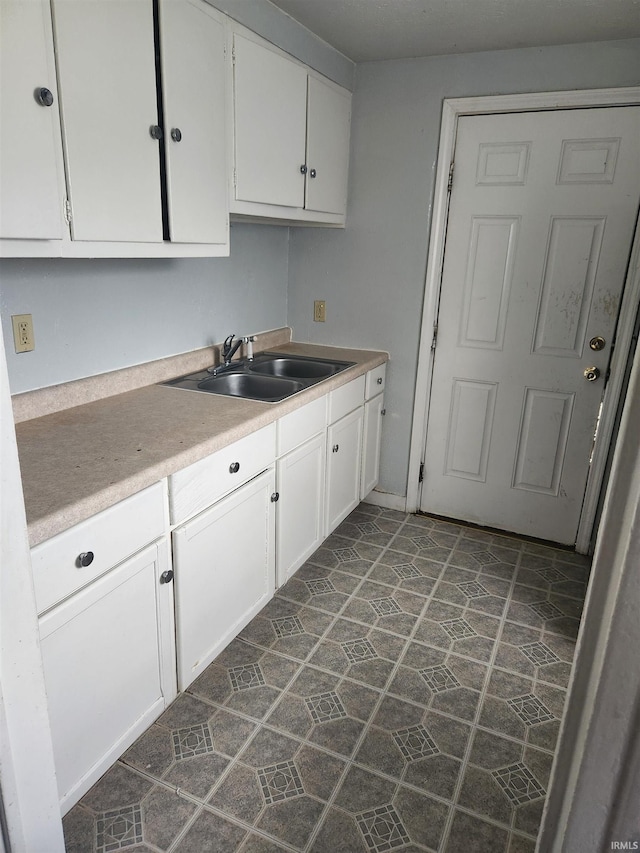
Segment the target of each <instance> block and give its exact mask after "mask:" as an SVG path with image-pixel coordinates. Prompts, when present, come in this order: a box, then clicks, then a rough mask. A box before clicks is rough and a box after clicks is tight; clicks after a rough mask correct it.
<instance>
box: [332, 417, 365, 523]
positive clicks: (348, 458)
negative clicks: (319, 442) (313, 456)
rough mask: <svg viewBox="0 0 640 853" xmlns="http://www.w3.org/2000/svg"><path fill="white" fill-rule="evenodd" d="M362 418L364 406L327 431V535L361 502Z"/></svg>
mask: <svg viewBox="0 0 640 853" xmlns="http://www.w3.org/2000/svg"><path fill="white" fill-rule="evenodd" d="M362 420H363V407H362V406H360V408H358V409H356V410H355V411H354V412H351V414H349V415H346V417H344V418H341V419H340V420H339V421H337V422H336V423H335V424H332V425H331V426H330V427H329V429H328V430H327V498H326V506H327V513H326V519H327V524H326V530H325V533H326V535H327V536H328V535H329V534H330V533H331V532H332V531H333V530H335V528H336V527H337V526H338V525H339V524H340V522H341V521H343V520H344V519H345V518H346V517H347V516H348V515H349V513H350V512H351V510H353V509H355V508H356V506H357V505H358V503H359V502H360V457H361V452H362Z"/></svg>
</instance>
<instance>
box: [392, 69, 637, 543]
mask: <svg viewBox="0 0 640 853" xmlns="http://www.w3.org/2000/svg"><path fill="white" fill-rule="evenodd" d="M636 105H640V86H631V87H625V88H617V89H585V90H580V91H569V92H538V93H534V94H520V95H495V96H494V95H491V96H487V97H477V98H445V100H444V102H443V106H442V123H441V128H440V144H439V148H438V161H437V168H436V181H435V190H434V198H433V214H432V220H431V229H430V235H429V251H428V256H427V273H426V280H425V290H424V302H423V308H422V325H421V330H420V347H419V354H418V370H417V376H416V390H415V398H414V409H413V423H412V429H411V444H410V450H409V478H408V482H407V503H406V511H407V512H416V511H417V510H418V509H419V507H420V498H421V492H422V486H421V483H420V482H419V476H418V472H419V471H420V466H421V464H422V463H423V462H424V460H425V451H426V443H427V439H426V436H427V427H428V413H429V403H430V396H431V381H432V374H433V352H434V351H433V349H432V343H433V340H434V335H435V331H436V320H437V316H438V305H439V301H440V288H441V284H442V269H443V261H444V250H445V240H446V232H447V221H448V215H449V198H450V193H449V176H450V169H451V167H452V165H453V159H454V152H455V146H456V136H457V129H458V119H459V118H460V117H461V116H471V115H490V114H493V113H524V112H533V111H539V110H559V109H580V108H582V109H585V108H590V107H619V106H636ZM638 302H640V219H639V220H638V221H636V228H635V236H634V240H633V247H632V250H631V256H630V264H629V270H628V274H627V278H626V280H625V285H624V292H623V297H622V302H621V305H620V315H619V320H618V326H617V329H616V346H615V349H614V351H613V355H612V359H611V373H610V377H609V381H608V383H607V386H606V391H605V396H604V401H603V409H602V417H601V419H600V426H599V429H598V436H597V439H596V442H595V444H594V450H593V457H592V463H591V466H590V469H589V476H588V479H587V486H586V491H585V498H584V502H583V505H582V513H581V516H580V522H579V524H578V532H577V538H576V550H577V551H578V552H579V553H587V552H588V550H589V547H590V545H591V540H592V534H593V528H594V524H595V519H596V514H597V509H598V500H599V497H600V491H601V488H602V482H603V478H604V473H605V468H606V460H607V454H608V451H609V445H610V443H611V439H612V435H613V429H614V422H615V413H616V408H617V405H618V402H619V400H620V395H621V392H622V384H623V379H624V370H625V365H626V363H627V359H628V355H629V350H630V346H631V341H632V335H633V326H634V321H635V315H636V311H635V310H634V309H635V307H637V305H638Z"/></svg>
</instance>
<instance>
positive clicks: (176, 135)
mask: <svg viewBox="0 0 640 853" xmlns="http://www.w3.org/2000/svg"><path fill="white" fill-rule="evenodd" d="M171 138H172V139H173V141H174V142H180V140H181V139H182V131H181V130H180V128H179V127H172V128H171Z"/></svg>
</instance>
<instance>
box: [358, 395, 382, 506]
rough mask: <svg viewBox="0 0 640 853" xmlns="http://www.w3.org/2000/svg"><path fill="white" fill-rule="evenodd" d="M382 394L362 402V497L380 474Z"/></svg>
mask: <svg viewBox="0 0 640 853" xmlns="http://www.w3.org/2000/svg"><path fill="white" fill-rule="evenodd" d="M383 414H384V394H378V396H377V397H374V398H373V400H367V402H366V403H365V404H364V425H363V430H362V470H361V472H360V498H361V499H364V498H366V496H367V495H368V494H369V492H371V491H372V489H374V488H375V487H376V486H377V485H378V478H379V474H380V442H381V439H382V416H383Z"/></svg>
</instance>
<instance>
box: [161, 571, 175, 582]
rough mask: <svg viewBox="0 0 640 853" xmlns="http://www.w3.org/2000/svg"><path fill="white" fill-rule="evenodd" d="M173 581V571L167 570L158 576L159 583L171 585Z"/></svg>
mask: <svg viewBox="0 0 640 853" xmlns="http://www.w3.org/2000/svg"><path fill="white" fill-rule="evenodd" d="M172 580H173V571H172V570H171V569H168V570H167V571H166V572H163V573H162V574H161V575H160V583H171V581H172Z"/></svg>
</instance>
